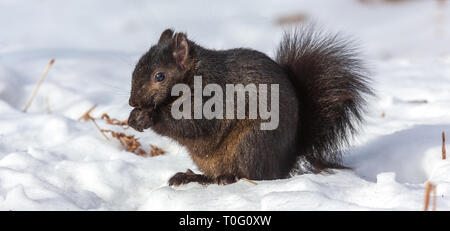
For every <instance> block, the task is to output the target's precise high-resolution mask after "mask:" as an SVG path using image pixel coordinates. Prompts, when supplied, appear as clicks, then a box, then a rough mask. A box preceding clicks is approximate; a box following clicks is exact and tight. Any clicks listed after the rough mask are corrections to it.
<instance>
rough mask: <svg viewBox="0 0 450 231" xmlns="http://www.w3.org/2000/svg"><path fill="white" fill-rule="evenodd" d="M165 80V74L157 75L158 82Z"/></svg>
mask: <svg viewBox="0 0 450 231" xmlns="http://www.w3.org/2000/svg"><path fill="white" fill-rule="evenodd" d="M164 78H165V76H164V73H161V72H159V73H158V74H156V75H155V79H156V81H158V82H161V81H163V80H164Z"/></svg>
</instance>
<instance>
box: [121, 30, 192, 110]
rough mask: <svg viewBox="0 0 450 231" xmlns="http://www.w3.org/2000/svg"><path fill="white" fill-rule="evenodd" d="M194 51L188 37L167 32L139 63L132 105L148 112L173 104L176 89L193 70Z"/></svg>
mask: <svg viewBox="0 0 450 231" xmlns="http://www.w3.org/2000/svg"><path fill="white" fill-rule="evenodd" d="M191 50H192V49H191V47H190V45H189V42H188V40H187V38H186V35H185V34H183V33H176V34H175V35H174V32H173V31H172V30H171V29H167V30H165V31H164V32H163V33H162V34H161V37H160V38H159V41H158V44H156V45H154V46H152V47H151V48H150V50H149V51H148V52H147V53H145V54H144V55H143V56H142V57H141V59H140V60H139V62H138V63H137V64H136V67H135V69H134V71H133V76H132V83H131V95H130V99H129V104H130V106H132V107H135V108H141V109H146V108H156V107H158V106H159V105H162V104H165V103H171V102H170V101H171V99H172V97H171V95H170V92H171V90H172V87H173V86H174V85H175V84H177V83H182V82H184V81H185V79H186V76H187V75H188V74H189V72H190V70H192V68H193V63H194V61H193V57H192V54H191V53H192V52H191ZM173 100H175V99H173Z"/></svg>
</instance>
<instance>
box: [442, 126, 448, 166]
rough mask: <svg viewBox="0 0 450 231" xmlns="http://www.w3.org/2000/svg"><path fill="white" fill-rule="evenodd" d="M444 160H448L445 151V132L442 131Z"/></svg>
mask: <svg viewBox="0 0 450 231" xmlns="http://www.w3.org/2000/svg"><path fill="white" fill-rule="evenodd" d="M442 159H443V160H445V159H447V152H446V150H445V132H444V131H442Z"/></svg>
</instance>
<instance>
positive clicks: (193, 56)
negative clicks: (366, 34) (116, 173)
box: [128, 27, 373, 186]
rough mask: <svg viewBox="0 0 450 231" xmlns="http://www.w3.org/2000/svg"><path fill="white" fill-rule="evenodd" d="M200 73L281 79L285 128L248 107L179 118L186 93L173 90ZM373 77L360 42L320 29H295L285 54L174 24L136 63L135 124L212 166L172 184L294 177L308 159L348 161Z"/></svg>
mask: <svg viewBox="0 0 450 231" xmlns="http://www.w3.org/2000/svg"><path fill="white" fill-rule="evenodd" d="M194 76H202V83H203V84H208V83H215V84H218V85H219V86H221V87H225V84H243V85H248V84H278V85H279V92H280V94H279V102H278V103H279V124H278V127H277V128H276V129H273V130H261V129H260V125H261V123H262V119H261V118H258V119H250V118H248V114H246V117H245V118H244V119H228V118H227V119H217V118H214V119H205V118H202V119H193V118H191V119H185V118H182V119H174V118H173V116H172V114H171V106H172V104H173V103H174V101H175V100H177V98H178V97H174V96H171V94H170V92H171V88H172V87H173V86H174V85H175V84H177V83H184V84H186V85H188V86H189V87H190V88H191V89H193V85H194V83H193V82H194ZM369 83H370V78H369V76H368V72H367V69H366V68H365V67H364V64H363V62H362V60H361V59H360V58H359V54H358V51H357V49H355V48H354V47H352V42H349V41H348V39H342V38H341V37H340V36H339V35H338V34H328V33H324V32H323V31H321V30H319V31H317V30H314V28H312V27H304V28H296V29H293V30H288V31H286V32H285V34H284V37H283V38H282V41H281V43H280V45H279V47H278V49H277V51H276V57H275V59H271V58H270V57H268V56H267V55H266V54H264V53H262V52H259V51H256V50H252V49H246V48H236V49H229V50H213V49H206V48H203V47H202V46H200V45H198V44H197V43H195V42H194V41H191V40H189V39H188V38H187V35H186V34H185V33H181V32H178V33H175V32H174V31H173V30H172V29H166V30H165V31H164V32H163V33H162V34H161V36H160V38H159V41H158V43H157V44H156V45H153V46H152V47H151V48H150V50H149V51H148V52H146V53H145V54H144V55H143V56H142V57H141V58H140V60H139V61H138V63H137V64H136V66H135V69H134V71H133V74H132V85H131V94H130V98H129V105H130V106H131V107H133V108H134V109H133V110H132V111H131V113H130V116H129V119H128V124H129V126H131V127H133V128H134V129H135V130H137V131H140V132H142V131H143V130H144V129H147V128H151V129H152V130H153V131H154V132H156V133H158V134H160V135H162V136H168V137H170V138H172V139H174V140H175V141H177V142H179V143H180V144H181V145H183V146H185V147H186V148H187V150H188V152H189V155H190V156H191V158H192V160H193V161H194V163H195V164H196V165H197V166H198V168H199V170H201V171H202V172H203V174H196V173H194V172H193V171H192V170H190V169H188V170H187V171H186V172H178V173H176V174H175V175H174V176H172V177H171V178H170V179H169V181H168V184H169V185H171V186H172V185H173V186H178V185H182V184H187V183H190V182H198V183H200V184H219V185H225V184H231V183H234V182H236V181H238V180H239V179H242V178H246V179H249V180H273V179H282V178H287V177H289V176H290V174H291V172H292V171H293V170H294V169H295V168H296V166H297V162H298V161H299V159H300V158H303V159H304V160H306V161H307V162H308V163H310V164H309V165H308V166H310V170H311V171H312V172H314V173H318V172H321V171H323V170H327V169H333V168H334V169H339V168H346V167H345V166H343V165H342V163H341V162H342V154H341V153H342V152H341V150H342V148H343V147H346V146H347V145H348V143H349V139H350V138H351V137H352V136H353V135H354V134H355V133H356V132H357V131H358V126H359V125H360V124H361V122H363V115H364V112H365V105H366V96H368V95H372V94H373V92H372V90H371V88H370V86H369ZM268 98H270V97H268ZM245 100H246V101H245V102H246V104H248V97H246V99H245ZM270 103H274V102H270ZM270 103H268V104H270Z"/></svg>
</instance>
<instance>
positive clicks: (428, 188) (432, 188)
mask: <svg viewBox="0 0 450 231" xmlns="http://www.w3.org/2000/svg"><path fill="white" fill-rule="evenodd" d="M431 191H433V208H432V209H433V211H435V210H436V185H434V184H433V183H431V182H427V185H426V186H425V206H424V211H428V207H429V204H430V194H431Z"/></svg>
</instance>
